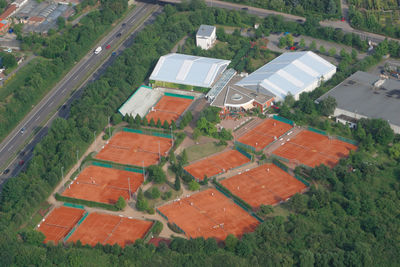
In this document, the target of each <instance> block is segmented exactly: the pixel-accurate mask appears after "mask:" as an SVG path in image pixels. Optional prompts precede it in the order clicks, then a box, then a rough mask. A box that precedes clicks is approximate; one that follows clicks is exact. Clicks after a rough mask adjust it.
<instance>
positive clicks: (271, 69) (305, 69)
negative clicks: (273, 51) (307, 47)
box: [236, 51, 336, 98]
mask: <svg viewBox="0 0 400 267" xmlns="http://www.w3.org/2000/svg"><path fill="white" fill-rule="evenodd" d="M333 70H335V71H336V67H335V66H334V65H332V64H331V63H329V62H328V61H326V60H325V59H323V58H321V57H319V56H318V55H316V54H314V53H313V52H311V51H305V52H289V53H284V54H282V55H280V56H279V57H277V58H275V59H274V60H272V61H271V62H269V63H267V64H265V65H264V66H262V67H261V68H259V69H257V70H256V71H254V72H253V73H251V74H250V75H249V76H247V77H245V78H243V79H242V80H240V81H239V82H238V83H236V85H239V86H243V87H246V88H248V89H252V90H254V88H257V86H258V85H260V86H262V87H264V88H265V89H267V90H269V91H271V92H272V93H273V94H275V95H276V96H279V97H280V98H284V97H285V96H286V95H287V94H288V93H291V94H292V95H296V94H299V93H301V92H302V91H303V90H305V89H306V88H308V87H309V86H310V85H312V84H314V83H315V82H316V81H318V80H319V79H320V78H321V77H322V76H324V75H326V74H328V73H330V72H331V71H333ZM282 96H283V97H282Z"/></svg>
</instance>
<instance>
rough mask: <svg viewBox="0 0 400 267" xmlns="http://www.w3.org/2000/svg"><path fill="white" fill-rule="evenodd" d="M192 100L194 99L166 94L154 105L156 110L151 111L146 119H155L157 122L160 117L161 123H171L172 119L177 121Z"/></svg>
mask: <svg viewBox="0 0 400 267" xmlns="http://www.w3.org/2000/svg"><path fill="white" fill-rule="evenodd" d="M192 102H193V99H187V98H180V97H174V96H166V95H164V96H163V97H162V98H161V100H160V101H158V103H157V104H156V105H155V106H154V111H150V112H149V113H148V114H147V115H146V119H147V121H149V122H150V120H151V119H153V120H154V122H156V123H157V120H158V119H160V121H161V123H164V121H167V122H168V123H171V121H176V120H177V119H178V118H179V116H180V115H181V114H182V113H183V112H184V111H185V110H186V109H187V108H188V107H189V106H190V104H192Z"/></svg>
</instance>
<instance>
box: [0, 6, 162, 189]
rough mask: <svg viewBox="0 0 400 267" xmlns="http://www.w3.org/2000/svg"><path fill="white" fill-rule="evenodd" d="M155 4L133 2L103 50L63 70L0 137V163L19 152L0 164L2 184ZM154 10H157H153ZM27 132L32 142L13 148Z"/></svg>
mask: <svg viewBox="0 0 400 267" xmlns="http://www.w3.org/2000/svg"><path fill="white" fill-rule="evenodd" d="M155 8H156V10H155V11H159V10H160V7H159V6H155V5H151V4H146V3H137V6H136V8H135V9H134V10H133V11H132V12H130V13H129V14H128V15H127V16H126V18H125V19H124V20H123V21H122V22H121V23H119V25H117V26H116V27H115V28H114V29H113V30H112V31H111V32H110V33H109V34H108V35H107V36H106V37H104V38H103V39H102V40H101V41H100V42H99V43H98V45H97V46H99V45H101V46H102V48H103V51H102V52H101V53H100V54H98V55H95V54H94V53H93V51H91V52H89V53H88V54H87V55H86V56H85V57H84V58H83V59H82V60H81V61H80V62H79V63H78V64H77V65H76V66H75V67H74V68H73V69H72V70H71V71H70V73H69V74H67V76H66V77H65V78H64V79H63V80H62V81H61V82H60V83H59V84H58V85H56V86H55V88H53V90H52V91H51V92H50V93H48V94H47V95H46V97H45V98H43V99H42V101H41V102H40V103H39V104H38V105H36V107H35V108H34V109H33V110H32V111H31V112H30V113H29V114H28V115H27V116H26V117H25V119H24V120H23V121H22V122H21V123H20V124H19V125H18V127H16V129H14V131H13V132H12V133H11V134H10V135H9V136H8V137H7V138H6V139H5V140H4V141H3V143H2V144H1V145H0V166H4V165H5V163H6V162H7V161H9V159H10V158H11V157H13V156H14V155H15V153H18V154H19V155H18V157H17V158H16V159H14V160H13V161H12V162H11V163H10V164H8V166H6V167H5V168H4V169H10V172H9V173H8V174H7V175H4V174H3V175H0V184H2V183H3V182H4V180H5V179H7V178H9V177H13V176H15V175H17V174H18V173H19V172H20V171H21V169H23V168H24V167H25V166H26V161H28V160H29V159H30V158H31V156H32V155H31V154H32V153H31V152H32V148H33V147H34V145H35V144H36V143H37V142H39V141H40V140H41V139H42V138H43V137H44V136H45V135H46V133H47V130H48V125H49V124H50V123H51V121H52V120H53V119H54V118H56V117H58V116H59V117H67V116H68V109H69V104H70V103H71V102H72V101H73V100H74V99H76V98H78V97H79V96H80V95H81V91H82V90H80V89H81V88H82V87H83V86H84V85H85V84H86V82H88V81H92V80H94V79H96V78H98V77H99V76H100V75H101V73H102V72H104V70H105V69H106V67H107V66H109V65H110V64H111V63H112V61H113V60H114V58H115V57H116V56H117V55H118V54H119V53H121V51H123V49H125V48H126V47H127V45H128V44H131V43H132V41H133V40H132V39H133V38H134V36H135V35H136V33H137V32H138V31H140V30H141V29H142V28H143V25H142V26H141V27H139V28H138V29H136V30H135V31H134V32H132V33H131V34H129V35H128V36H126V39H125V38H124V37H125V35H126V34H127V33H129V32H130V31H131V28H132V26H134V25H135V24H137V22H139V21H141V19H142V18H143V16H145V15H146V14H147V13H149V12H152V10H153V9H155ZM153 12H154V11H153ZM155 13H156V14H157V12H155ZM151 20H154V16H152V17H150V18H149V19H148V20H147V21H146V23H149V22H150V21H151ZM119 33H121V36H119V37H118V36H117V35H118V34H119ZM121 38H124V39H125V40H124V42H122V44H120V45H118V47H116V46H115V45H116V44H117V43H118V42H120V41H121V40H120V39H121ZM107 45H111V48H110V51H116V52H117V55H116V56H109V55H107V53H106V51H107V50H106V49H105V47H106V46H107ZM97 46H95V47H97ZM107 52H108V51H107ZM106 58H107V60H106V61H105V62H104V63H103V64H102V66H100V67H99V71H96V72H94V73H93V74H92V75H90V76H89V77H88V79H86V80H85V82H84V83H83V84H81V85H80V83H82V80H83V79H85V78H86V77H87V74H88V73H89V72H90V71H93V68H95V67H97V65H99V63H100V62H101V61H102V60H104V59H106ZM78 86H79V87H78ZM77 87H78V88H77ZM75 88H77V90H76V91H75V92H74V93H73V94H72V95H71V96H70V98H69V99H68V100H67V102H66V104H64V105H62V102H63V100H65V99H66V98H68V96H69V95H70V94H71V93H72V91H73V90H74V89H75ZM60 106H61V107H60ZM58 107H59V109H58V111H57V112H56V113H55V114H54V115H53V116H52V117H51V118H50V120H49V121H48V122H47V123H46V124H45V125H44V127H43V128H40V125H43V124H44V123H45V122H46V121H47V120H48V119H49V115H50V114H52V113H53V112H54V111H55V110H56V109H57V108H58ZM22 128H24V132H23V133H22V132H21V129H22ZM31 135H33V139H32V142H30V143H29V144H27V145H26V146H25V147H24V148H23V149H21V151H17V150H18V149H19V147H21V146H22V145H23V144H24V143H26V141H27V140H29V139H31V138H30V137H31ZM22 160H23V161H24V162H25V163H24V164H21V165H20V164H19V163H22V162H21V161H22ZM0 171H3V170H0Z"/></svg>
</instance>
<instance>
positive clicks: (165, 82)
mask: <svg viewBox="0 0 400 267" xmlns="http://www.w3.org/2000/svg"><path fill="white" fill-rule="evenodd" d="M230 62H231V61H230V60H224V59H216V58H207V57H198V56H192V55H184V54H177V53H171V54H167V55H165V56H162V57H160V59H159V60H158V62H157V65H156V66H155V68H154V70H153V72H152V74H151V75H150V81H151V83H154V84H156V85H159V86H165V87H175V86H176V85H177V84H183V85H188V86H192V87H193V86H195V87H205V88H210V87H211V86H212V85H213V84H214V82H215V81H216V79H217V77H218V76H219V75H220V74H221V73H222V72H223V71H224V70H225V69H226V67H227V66H228V65H229V63H230ZM152 81H154V82H152Z"/></svg>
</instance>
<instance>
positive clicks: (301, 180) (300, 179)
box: [294, 174, 310, 187]
mask: <svg viewBox="0 0 400 267" xmlns="http://www.w3.org/2000/svg"><path fill="white" fill-rule="evenodd" d="M294 177H295V178H296V179H297V180H299V181H300V182H302V183H303V184H305V185H306V186H307V187H309V186H310V183H309V182H307V181H306V180H304V178H302V177H301V176H299V175H297V174H295V175H294Z"/></svg>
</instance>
